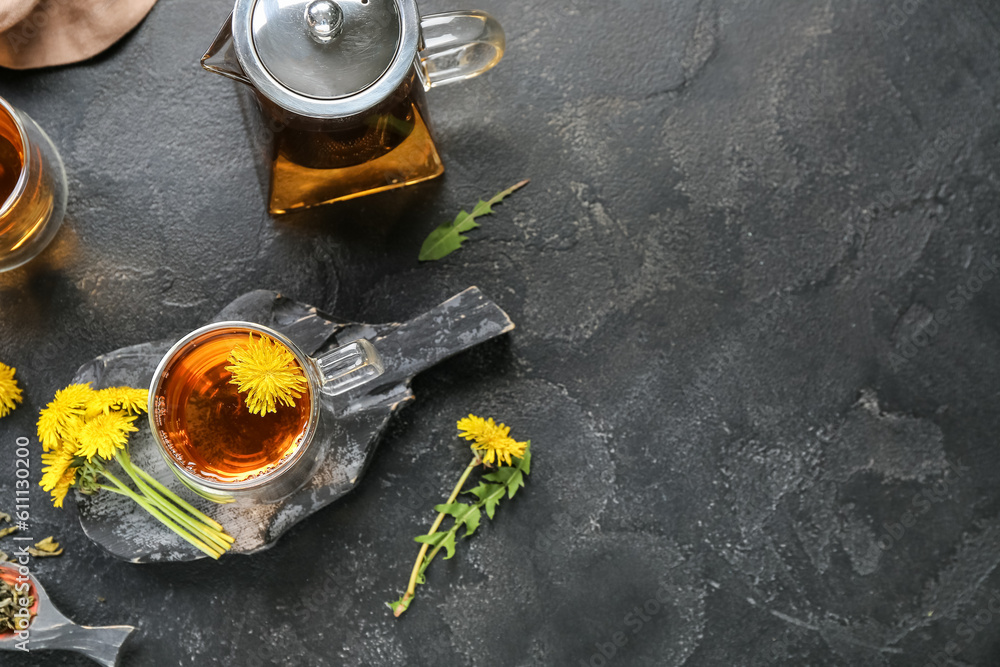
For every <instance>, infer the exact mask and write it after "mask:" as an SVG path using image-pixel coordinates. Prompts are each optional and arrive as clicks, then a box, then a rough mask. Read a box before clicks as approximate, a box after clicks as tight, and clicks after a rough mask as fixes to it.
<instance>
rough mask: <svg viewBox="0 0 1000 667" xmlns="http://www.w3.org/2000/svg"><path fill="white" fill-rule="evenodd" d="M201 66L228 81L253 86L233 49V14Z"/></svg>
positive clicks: (206, 53) (203, 57) (203, 58)
mask: <svg viewBox="0 0 1000 667" xmlns="http://www.w3.org/2000/svg"><path fill="white" fill-rule="evenodd" d="M201 66H202V67H203V68H204V69H206V70H207V71H209V72H214V73H216V74H220V75H222V76H224V77H226V78H227V79H232V80H233V81H239V82H240V83H245V84H247V85H248V86H249V85H251V84H250V79H249V78H247V75H246V72H244V71H243V68H242V67H240V61H239V58H237V57H236V49H235V48H234V47H233V14H232V12H230V14H229V18H228V19H226V22H225V23H224V24H223V25H222V29H221V30H219V34H218V36H217V37H216V38H215V41H214V42H212V46H211V47H210V48H209V49H208V51H207V52H205V55H203V56H202V57H201Z"/></svg>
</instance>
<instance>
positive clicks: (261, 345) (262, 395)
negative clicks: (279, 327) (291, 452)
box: [226, 333, 306, 417]
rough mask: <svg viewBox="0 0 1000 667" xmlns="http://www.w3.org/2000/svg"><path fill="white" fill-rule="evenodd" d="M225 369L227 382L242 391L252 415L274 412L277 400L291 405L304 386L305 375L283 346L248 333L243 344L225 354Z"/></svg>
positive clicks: (300, 394) (299, 395) (298, 396)
mask: <svg viewBox="0 0 1000 667" xmlns="http://www.w3.org/2000/svg"><path fill="white" fill-rule="evenodd" d="M228 361H229V363H231V364H232V366H226V370H227V371H229V372H230V373H232V374H233V379H232V380H230V382H229V383H230V384H235V385H236V388H237V389H238V390H239V392H240V393H241V394H242V393H245V394H246V398H245V399H244V400H245V401H246V405H247V407H248V408H249V409H250V412H251V413H252V414H255V415H260V416H262V417H263V416H264V415H265V414H267V413H269V412H277V404H278V403H281V404H282V405H286V406H288V407H292V406H294V405H295V400H294V399H296V398H301V397H302V392H304V391H305V389H306V378H305V375H304V374H303V372H302V368H301V367H300V366H299V362H298V360H296V358H295V355H294V354H292V351H291V350H289V349H288V348H287V347H286V346H284V345H282V344H281V343H279V342H277V341H275V340H272V339H271V338H268V337H267V336H259V337H257V338H254V337H253V334H252V333H251V334H250V337H249V340H248V341H247V343H246V345H237V346H236V347H234V348H233V351H232V352H231V353H230V354H229V359H228Z"/></svg>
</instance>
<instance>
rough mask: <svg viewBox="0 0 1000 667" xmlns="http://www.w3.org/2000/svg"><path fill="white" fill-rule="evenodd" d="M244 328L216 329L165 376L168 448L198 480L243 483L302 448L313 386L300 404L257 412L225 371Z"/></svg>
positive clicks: (163, 429)
mask: <svg viewBox="0 0 1000 667" xmlns="http://www.w3.org/2000/svg"><path fill="white" fill-rule="evenodd" d="M247 335H248V332H247V331H246V330H245V329H238V328H235V327H233V328H227V329H218V330H216V331H213V332H210V333H207V334H204V335H202V336H201V337H199V338H198V339H196V340H194V341H191V343H189V344H188V345H187V346H186V348H185V349H184V350H183V351H182V352H181V353H180V354H178V355H176V356H174V357H173V358H172V359H171V360H170V363H169V364H168V365H167V366H166V368H165V369H164V371H163V380H162V382H161V383H160V387H159V390H158V391H157V395H156V397H155V399H154V400H155V402H156V403H155V404H156V410H157V413H158V419H157V422H158V426H159V429H160V435H161V437H162V438H163V441H164V443H165V445H166V446H167V449H168V450H170V453H171V454H172V455H173V457H174V458H175V459H176V460H177V461H178V462H180V463H181V465H183V466H184V468H185V469H186V470H187V471H188V472H190V473H191V474H192V475H195V476H197V477H201V478H204V479H209V480H214V481H217V482H243V481H246V480H248V479H254V478H256V477H259V476H260V475H263V474H265V473H268V472H270V471H272V470H274V469H275V468H276V467H278V466H279V465H280V464H281V462H282V461H285V460H286V459H288V458H289V457H290V456H291V455H292V454H294V453H295V450H296V449H297V448H298V447H299V446H300V445H301V444H302V442H303V439H304V438H305V437H306V435H307V433H308V428H309V416H310V414H309V413H310V408H311V406H312V400H311V397H310V396H309V390H308V389H307V390H306V392H305V395H304V396H303V397H302V398H301V399H299V400H296V401H295V405H294V406H286V405H281V404H279V405H278V406H277V412H271V413H268V414H266V415H264V416H260V415H256V414H252V413H251V412H250V410H249V409H248V408H247V406H246V401H245V400H244V395H243V394H240V393H239V392H238V391H237V389H236V385H234V384H232V382H231V380H232V374H231V373H230V372H229V371H227V370H226V366H228V365H230V362H229V361H228V358H229V355H230V353H231V352H232V350H233V348H234V347H235V346H237V345H239V344H241V343H245V342H246V340H247Z"/></svg>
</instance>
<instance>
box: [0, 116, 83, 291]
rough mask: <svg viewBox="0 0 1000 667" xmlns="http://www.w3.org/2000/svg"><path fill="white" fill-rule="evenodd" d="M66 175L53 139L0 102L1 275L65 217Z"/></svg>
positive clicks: (29, 255)
mask: <svg viewBox="0 0 1000 667" xmlns="http://www.w3.org/2000/svg"><path fill="white" fill-rule="evenodd" d="M66 195H67V189H66V172H65V170H64V169H63V163H62V159H61V158H60V157H59V152H58V151H57V150H56V147H55V146H54V145H53V144H52V140H51V139H49V137H48V135H46V134H45V132H44V131H43V130H42V128H40V127H39V126H38V124H37V123H35V121H33V120H31V118H29V117H28V115H27V114H25V113H24V112H23V111H18V110H17V109H15V108H14V107H12V106H11V105H10V104H9V103H8V102H7V101H6V100H4V99H3V98H0V271H9V270H10V269H16V268H17V267H19V266H21V265H22V264H25V263H27V262H28V261H30V260H32V259H34V258H35V257H36V256H37V255H38V253H40V252H41V251H42V250H44V249H45V246H47V245H48V244H49V242H50V241H52V238H53V237H54V236H55V235H56V232H57V231H59V226H60V225H62V221H63V217H64V216H65V214H66Z"/></svg>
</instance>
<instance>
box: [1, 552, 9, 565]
mask: <svg viewBox="0 0 1000 667" xmlns="http://www.w3.org/2000/svg"><path fill="white" fill-rule="evenodd" d="M10 562H11V560H10V556H8V555H7V552H6V551H0V563H10Z"/></svg>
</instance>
